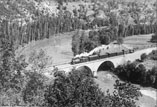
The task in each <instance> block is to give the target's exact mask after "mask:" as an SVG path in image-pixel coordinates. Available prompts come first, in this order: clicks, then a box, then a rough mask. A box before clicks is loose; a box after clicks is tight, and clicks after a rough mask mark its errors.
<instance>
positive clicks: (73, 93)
mask: <svg viewBox="0 0 157 107" xmlns="http://www.w3.org/2000/svg"><path fill="white" fill-rule="evenodd" d="M1 42H2V45H1V46H0V49H1V50H2V51H1V56H0V58H1V60H0V74H1V75H0V106H29V107H31V106H37V107H52V106H53V107H76V106H82V107H87V106H89V107H104V106H105V107H106V106H107V107H115V105H118V107H121V106H123V107H128V105H129V106H131V107H136V103H135V101H136V100H137V98H139V97H140V96H141V93H140V91H139V88H137V87H134V86H133V85H131V84H128V83H120V82H119V81H116V83H115V85H114V86H115V92H114V94H110V93H109V91H108V92H107V94H106V95H105V94H104V93H103V92H102V91H101V89H100V88H99V87H98V85H97V84H96V83H95V82H94V79H93V75H90V74H92V73H91V71H90V70H88V69H85V68H82V69H79V70H76V69H73V70H72V71H71V72H70V73H69V74H66V73H65V72H64V71H58V70H57V69H55V70H54V71H50V72H52V75H50V74H49V75H47V76H48V77H47V76H45V74H44V73H46V72H47V69H46V66H47V64H48V62H47V61H48V60H49V57H47V56H45V54H44V51H40V52H39V53H36V52H34V53H32V55H31V56H30V58H29V60H28V63H27V62H26V61H25V58H24V57H23V56H19V57H18V58H15V50H14V48H13V47H14V46H13V45H14V44H13V43H10V42H8V40H6V39H3V40H2V39H1ZM28 64H29V65H28ZM28 66H29V67H28ZM27 67H28V68H29V69H28V68H27ZM89 72H90V73H89ZM120 92H122V93H120ZM110 102H112V103H110Z"/></svg>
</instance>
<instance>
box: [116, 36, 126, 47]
mask: <svg viewBox="0 0 157 107" xmlns="http://www.w3.org/2000/svg"><path fill="white" fill-rule="evenodd" d="M123 42H124V40H123V37H118V39H117V43H118V44H119V45H121V44H123Z"/></svg>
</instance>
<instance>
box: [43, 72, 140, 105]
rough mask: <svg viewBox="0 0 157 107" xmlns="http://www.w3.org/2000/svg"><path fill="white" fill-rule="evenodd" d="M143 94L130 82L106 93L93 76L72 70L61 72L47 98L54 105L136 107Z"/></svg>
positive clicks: (116, 86)
mask: <svg viewBox="0 0 157 107" xmlns="http://www.w3.org/2000/svg"><path fill="white" fill-rule="evenodd" d="M140 96H141V93H140V92H139V88H136V87H134V86H133V85H131V84H129V83H120V82H119V81H118V80H117V81H116V84H115V91H114V92H113V94H110V93H109V91H108V92H107V95H105V94H104V93H103V92H102V91H101V90H100V89H99V87H98V85H96V84H95V82H94V80H93V78H92V77H91V76H87V75H86V74H85V73H84V72H80V71H78V70H72V71H71V72H70V74H69V75H67V76H66V74H65V73H59V74H58V75H57V78H56V79H55V82H54V84H53V85H50V86H49V87H48V91H47V92H46V100H47V102H48V105H49V106H54V107H73V106H74V107H75V106H78V107H85V106H90V107H121V106H122V107H136V104H135V101H136V100H138V98H139V97H140Z"/></svg>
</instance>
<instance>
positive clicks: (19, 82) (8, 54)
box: [0, 38, 27, 106]
mask: <svg viewBox="0 0 157 107" xmlns="http://www.w3.org/2000/svg"><path fill="white" fill-rule="evenodd" d="M1 40H2V41H1V42H2V45H1V47H0V49H2V50H1V56H0V59H1V61H0V99H1V100H0V106H15V105H20V104H23V101H22V97H21V92H22V90H23V88H24V85H25V77H24V73H23V72H24V69H25V67H26V66H27V64H26V63H25V61H24V60H22V58H20V57H19V58H17V59H16V58H15V49H14V44H13V43H10V42H9V41H8V40H6V39H5V38H1Z"/></svg>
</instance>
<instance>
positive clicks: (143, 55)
mask: <svg viewBox="0 0 157 107" xmlns="http://www.w3.org/2000/svg"><path fill="white" fill-rule="evenodd" d="M145 59H147V54H146V53H143V54H142V55H141V61H144V60H145Z"/></svg>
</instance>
